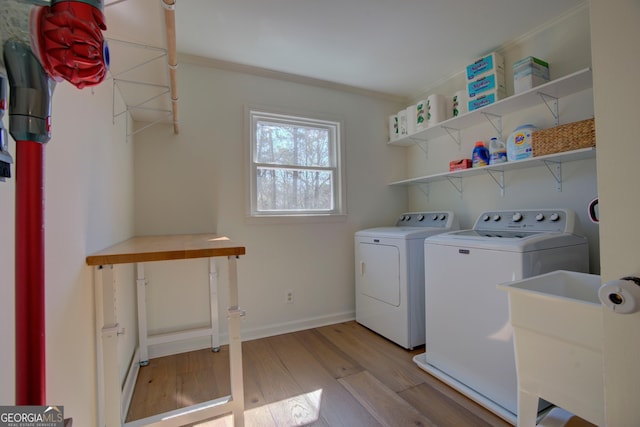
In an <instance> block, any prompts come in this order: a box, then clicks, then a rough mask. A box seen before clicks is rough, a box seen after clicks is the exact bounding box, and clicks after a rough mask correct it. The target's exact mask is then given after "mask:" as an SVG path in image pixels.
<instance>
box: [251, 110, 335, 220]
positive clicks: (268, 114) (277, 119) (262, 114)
mask: <svg viewBox="0 0 640 427" xmlns="http://www.w3.org/2000/svg"><path fill="white" fill-rule="evenodd" d="M260 121H267V122H271V123H282V124H288V125H291V124H292V125H300V126H305V127H318V128H326V129H329V135H330V141H329V145H330V146H329V150H330V161H331V160H333V164H330V165H329V166H309V167H307V166H300V165H294V164H289V165H274V164H271V163H262V162H258V161H257V159H256V154H257V138H256V133H257V123H258V122H260ZM245 129H246V130H247V138H246V139H247V143H246V146H247V162H246V166H247V169H248V172H247V180H248V191H247V195H248V197H247V217H248V218H272V219H273V218H276V219H277V218H284V219H291V220H293V219H304V218H311V219H317V218H338V217H341V216H343V215H345V214H346V209H345V208H346V203H345V176H344V157H345V156H344V137H343V129H344V126H343V121H342V120H340V119H336V118H334V117H321V116H320V115H318V114H313V113H311V114H310V113H300V112H296V113H293V112H291V111H281V110H277V109H274V108H266V107H257V106H246V107H245ZM331 158H332V159H331ZM264 166H266V167H270V166H275V167H276V168H278V166H284V168H285V169H286V168H287V167H290V168H294V169H313V170H327V171H331V172H332V173H333V174H334V179H333V186H332V193H333V197H332V198H333V209H331V210H295V211H292V210H271V211H264V210H258V200H257V197H258V194H257V191H258V190H257V188H258V181H257V180H258V173H257V170H258V168H259V167H264Z"/></svg>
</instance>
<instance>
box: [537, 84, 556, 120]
mask: <svg viewBox="0 0 640 427" xmlns="http://www.w3.org/2000/svg"><path fill="white" fill-rule="evenodd" d="M538 95H540V98H542V100H543V101H544V105H546V106H547V108H548V109H549V111H550V112H551V115H552V116H553V119H554V122H555V124H556V126H558V125H559V124H560V114H559V113H558V98H556V97H555V96H551V95H547V94H546V93H542V92H538Z"/></svg>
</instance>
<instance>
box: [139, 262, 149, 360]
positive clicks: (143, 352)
mask: <svg viewBox="0 0 640 427" xmlns="http://www.w3.org/2000/svg"><path fill="white" fill-rule="evenodd" d="M136 276H137V279H136V298H137V300H138V342H139V344H140V366H147V365H148V364H149V343H148V339H149V335H148V329H147V279H145V277H144V264H143V263H141V262H138V263H136Z"/></svg>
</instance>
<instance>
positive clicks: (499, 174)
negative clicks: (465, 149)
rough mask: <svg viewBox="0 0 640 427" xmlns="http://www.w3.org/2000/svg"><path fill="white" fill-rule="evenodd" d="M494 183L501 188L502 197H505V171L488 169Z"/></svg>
mask: <svg viewBox="0 0 640 427" xmlns="http://www.w3.org/2000/svg"><path fill="white" fill-rule="evenodd" d="M486 171H487V173H488V174H489V176H490V177H491V179H493V181H494V182H495V183H496V184H498V187H500V196H501V197H504V171H497V170H491V169H486Z"/></svg>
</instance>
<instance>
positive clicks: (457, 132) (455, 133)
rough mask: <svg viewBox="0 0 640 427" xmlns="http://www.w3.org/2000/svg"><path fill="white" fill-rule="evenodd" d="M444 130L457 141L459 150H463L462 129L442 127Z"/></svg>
mask: <svg viewBox="0 0 640 427" xmlns="http://www.w3.org/2000/svg"><path fill="white" fill-rule="evenodd" d="M440 127H441V128H442V129H444V130H445V131H446V132H447V133H448V134H449V136H450V137H451V139H453V140H454V141H455V143H456V144H458V150H461V149H462V148H461V147H462V138H461V137H460V129H455V128H450V127H446V126H440Z"/></svg>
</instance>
